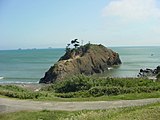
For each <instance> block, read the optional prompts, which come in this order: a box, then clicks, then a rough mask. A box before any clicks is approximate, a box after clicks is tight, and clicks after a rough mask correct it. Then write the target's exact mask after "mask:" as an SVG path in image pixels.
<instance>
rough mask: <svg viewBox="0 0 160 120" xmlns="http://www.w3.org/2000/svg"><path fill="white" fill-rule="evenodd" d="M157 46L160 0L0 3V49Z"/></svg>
mask: <svg viewBox="0 0 160 120" xmlns="http://www.w3.org/2000/svg"><path fill="white" fill-rule="evenodd" d="M74 38H78V39H79V40H80V41H81V40H83V41H84V43H87V42H88V41H90V42H91V43H98V44H99V43H100V44H104V45H105V46H159V45H160V0H0V49H17V48H48V47H53V48H62V47H65V46H66V44H67V43H68V42H70V40H72V39H74Z"/></svg>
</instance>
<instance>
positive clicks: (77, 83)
mask: <svg viewBox="0 0 160 120" xmlns="http://www.w3.org/2000/svg"><path fill="white" fill-rule="evenodd" d="M88 81H89V77H84V76H83V75H79V76H76V77H73V78H71V79H69V80H65V81H61V82H58V83H57V84H55V85H54V90H55V92H56V93H68V92H77V91H83V90H89V89H90V88H91V85H90V84H89V83H88Z"/></svg>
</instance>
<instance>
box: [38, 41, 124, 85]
mask: <svg viewBox="0 0 160 120" xmlns="http://www.w3.org/2000/svg"><path fill="white" fill-rule="evenodd" d="M77 46H78V45H77ZM77 46H76V45H75V48H72V49H71V48H66V53H65V54H64V56H62V57H61V58H60V59H59V60H58V62H57V63H55V64H54V65H53V66H52V67H51V68H50V69H49V70H48V71H47V72H46V73H45V76H44V77H43V78H41V79H40V81H39V83H54V82H55V81H57V80H64V79H65V78H67V77H71V76H73V75H78V74H84V75H93V74H96V73H103V72H104V71H107V70H108V68H109V67H110V66H113V65H120V64H121V60H120V58H119V54H118V53H116V52H114V51H112V50H111V49H108V48H106V47H104V46H103V45H96V44H90V43H89V44H86V45H84V46H80V47H77Z"/></svg>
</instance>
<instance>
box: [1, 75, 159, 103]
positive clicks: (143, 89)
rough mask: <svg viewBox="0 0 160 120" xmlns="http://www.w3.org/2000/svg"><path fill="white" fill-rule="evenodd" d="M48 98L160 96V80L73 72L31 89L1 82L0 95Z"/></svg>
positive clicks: (126, 98) (99, 99) (115, 98)
mask: <svg viewBox="0 0 160 120" xmlns="http://www.w3.org/2000/svg"><path fill="white" fill-rule="evenodd" d="M2 96H7V97H10V98H18V99H32V100H42V101H43V100H48V101H102V100H104V101H106V100H128V99H129V100H131V99H132V100H133V99H144V98H160V82H153V81H152V80H148V79H138V78H91V77H86V76H83V75H81V76H76V77H73V78H70V79H68V80H66V81H60V82H57V83H55V84H51V85H49V86H48V85H47V86H45V87H43V88H42V89H41V91H38V92H34V91H31V90H27V89H24V88H22V87H19V86H15V85H0V97H2Z"/></svg>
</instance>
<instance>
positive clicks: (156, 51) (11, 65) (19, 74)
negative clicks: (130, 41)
mask: <svg viewBox="0 0 160 120" xmlns="http://www.w3.org/2000/svg"><path fill="white" fill-rule="evenodd" d="M111 49H112V50H114V51H116V52H118V53H119V55H120V59H121V60H122V65H120V66H119V67H114V68H110V70H109V71H107V72H106V73H104V74H103V76H107V77H108V76H109V77H136V76H137V74H138V72H139V70H140V69H141V68H142V69H145V68H153V69H154V68H156V67H157V66H158V65H160V47H111ZM64 53H65V49H41V50H39V49H36V50H1V51H0V83H38V81H39V80H40V78H41V77H43V76H44V74H45V72H46V71H47V70H48V69H49V68H50V66H52V65H53V64H54V63H55V62H56V61H57V60H58V59H59V58H60V57H61V56H62V55H63V54H64Z"/></svg>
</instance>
